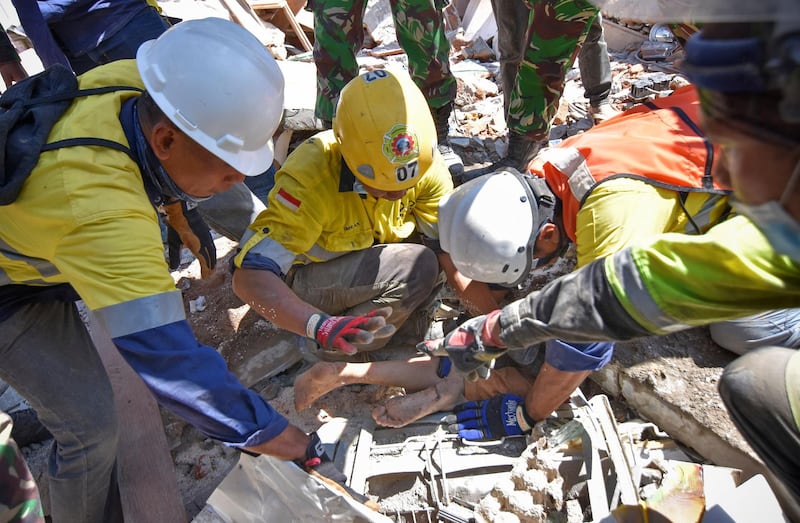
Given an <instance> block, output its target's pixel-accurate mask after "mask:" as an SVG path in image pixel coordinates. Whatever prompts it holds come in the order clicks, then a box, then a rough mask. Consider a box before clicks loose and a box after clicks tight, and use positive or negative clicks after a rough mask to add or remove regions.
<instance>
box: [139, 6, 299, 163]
mask: <svg viewBox="0 0 800 523" xmlns="http://www.w3.org/2000/svg"><path fill="white" fill-rule="evenodd" d="M136 61H137V64H138V67H139V73H140V74H141V76H142V80H143V81H144V85H145V87H146V88H147V91H148V92H149V93H150V95H151V96H152V98H153V100H154V101H155V102H156V104H157V105H158V107H159V108H160V109H161V110H162V111H163V112H164V114H165V115H166V116H167V117H168V118H169V119H170V120H171V121H172V122H173V123H174V124H175V125H176V126H177V127H178V128H179V129H181V130H182V131H183V132H185V133H186V134H187V135H189V137H191V138H192V139H193V140H194V141H195V142H197V143H198V144H200V145H201V146H203V147H204V148H205V149H207V150H208V151H209V152H211V153H212V154H214V155H215V156H217V157H219V158H220V159H222V160H223V161H225V162H226V163H227V164H228V165H230V166H231V167H233V168H234V169H236V170H237V171H239V172H241V173H242V174H245V175H247V176H255V175H257V174H261V173H263V172H264V171H266V170H267V169H268V168H269V166H270V165H271V164H272V158H273V152H272V135H273V134H274V133H275V130H276V129H277V128H278V124H279V123H280V119H281V115H282V114H283V86H284V81H283V75H282V73H281V70H280V68H279V67H278V64H277V63H276V62H275V59H274V58H273V57H272V55H270V53H269V52H268V51H267V50H266V49H265V48H264V46H263V45H261V43H260V42H259V41H258V39H257V38H256V37H255V36H253V35H252V34H251V33H250V32H248V31H247V30H246V29H244V28H243V27H241V26H239V25H237V24H235V23H233V22H230V21H228V20H223V19H221V18H204V19H200V20H187V21H185V22H180V23H178V24H177V25H175V26H173V27H171V28H170V29H168V30H167V31H166V32H164V33H163V34H162V35H161V36H159V37H158V38H157V39H155V40H150V41H148V42H145V43H144V44H142V45H141V46H140V47H139V50H138V52H137V53H136Z"/></svg>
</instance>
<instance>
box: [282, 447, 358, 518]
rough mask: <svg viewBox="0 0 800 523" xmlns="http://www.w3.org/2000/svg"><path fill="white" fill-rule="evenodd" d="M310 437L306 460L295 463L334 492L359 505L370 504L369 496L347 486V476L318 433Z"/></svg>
mask: <svg viewBox="0 0 800 523" xmlns="http://www.w3.org/2000/svg"><path fill="white" fill-rule="evenodd" d="M309 436H311V442H310V443H309V444H308V447H306V457H305V459H304V460H297V461H295V463H297V464H298V465H299V466H300V468H302V469H303V470H305V471H306V472H308V473H309V474H310V475H312V476H314V477H316V478H317V479H319V480H320V481H322V482H323V483H325V484H326V485H328V486H329V487H331V488H333V489H334V490H338V491H339V492H342V493H345V494H347V495H349V496H350V497H352V498H353V499H355V500H356V501H358V502H359V503H366V504H369V502H370V499H369V498H368V497H367V496H364V495H363V494H359V493H358V492H356V491H355V490H353V489H351V488H350V487H348V486H347V476H345V475H344V473H343V472H342V471H341V470H339V469H338V468H336V465H334V464H333V461H332V460H331V457H330V456H329V455H328V453H327V452H325V447H324V446H323V445H322V442H321V441H320V439H319V436H318V435H317V433H316V432H312V433H311V434H309ZM368 506H369V505H368ZM371 508H372V507H371Z"/></svg>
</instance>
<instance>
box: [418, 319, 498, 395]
mask: <svg viewBox="0 0 800 523" xmlns="http://www.w3.org/2000/svg"><path fill="white" fill-rule="evenodd" d="M499 314H500V310H499V309H498V310H495V311H492V312H490V313H489V314H487V315H485V316H476V317H475V318H470V319H469V320H467V321H465V322H464V323H462V324H461V325H459V326H458V327H457V328H456V329H455V330H453V331H451V332H450V333H449V334H447V335H446V336H445V337H444V338H439V339H437V340H426V341H423V342H421V343H419V344H417V349H418V350H420V351H422V352H425V353H427V354H429V355H431V356H448V357H449V358H450V359H451V360H452V362H453V365H455V367H456V369H458V371H459V372H460V373H461V374H463V375H464V376H466V378H467V379H468V380H470V381H475V380H476V379H477V378H479V377H480V378H487V377H488V376H489V369H490V368H492V366H493V364H494V360H495V358H498V357H500V356H502V355H503V353H505V352H506V348H505V347H504V346H503V344H502V342H501V341H500V340H496V339H494V338H493V337H492V335H491V333H490V332H489V329H488V327H487V325H488V321H487V320H489V319H490V318H493V317H495V316H498V315H499Z"/></svg>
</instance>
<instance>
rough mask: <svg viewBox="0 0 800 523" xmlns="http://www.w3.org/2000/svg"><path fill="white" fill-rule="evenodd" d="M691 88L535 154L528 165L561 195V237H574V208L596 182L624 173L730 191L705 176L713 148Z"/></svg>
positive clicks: (682, 188)
mask: <svg viewBox="0 0 800 523" xmlns="http://www.w3.org/2000/svg"><path fill="white" fill-rule="evenodd" d="M699 114H700V102H699V100H698V98H697V92H696V91H695V89H694V87H692V86H686V87H683V88H681V89H679V90H677V91H675V93H673V94H672V95H671V96H667V97H664V98H659V99H656V100H655V101H653V102H647V103H644V104H640V105H637V106H636V107H633V108H631V109H629V110H627V111H625V112H624V113H622V114H621V115H619V116H617V117H615V118H612V119H610V120H607V121H606V122H603V123H602V124H600V125H598V126H596V127H595V128H593V129H592V130H591V131H589V132H586V133H583V134H579V135H575V136H572V137H570V138H568V139H566V140H564V141H563V142H562V143H561V144H559V145H558V146H556V147H553V148H551V149H547V150H545V151H543V152H542V153H540V154H539V155H538V156H537V157H536V158H535V159H534V160H533V161H531V163H530V165H529V167H528V168H529V171H530V172H531V174H533V175H535V176H540V177H543V178H545V180H547V184H548V185H549V186H550V190H552V191H553V194H555V196H556V197H557V198H558V199H560V200H561V205H562V219H563V224H564V230H565V231H566V233H567V236H569V238H570V239H571V240H572V241H573V242H574V241H575V227H576V225H575V223H576V220H577V215H578V211H579V210H580V208H581V205H582V204H583V202H584V201H585V200H586V198H587V196H589V194H590V193H591V192H592V190H594V188H595V187H597V185H598V184H600V183H602V182H604V181H606V180H609V179H611V178H617V177H620V176H625V177H629V178H636V179H639V180H643V181H646V182H647V183H650V184H652V185H656V186H659V187H664V188H667V189H672V190H675V191H678V192H706V193H715V194H730V192H731V191H730V190H729V188H728V187H723V186H721V185H720V184H719V183H717V182H716V180H714V178H713V177H712V175H711V166H712V164H713V162H714V158H715V157H716V155H717V153H718V152H719V150H718V148H716V147H714V146H713V145H712V144H711V142H710V141H709V140H708V139H707V138H706V137H705V135H704V134H703V132H702V131H701V130H700V127H699V125H698V121H699Z"/></svg>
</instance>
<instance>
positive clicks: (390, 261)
mask: <svg viewBox="0 0 800 523" xmlns="http://www.w3.org/2000/svg"><path fill="white" fill-rule="evenodd" d="M452 190H453V183H452V180H451V178H450V173H449V171H448V169H447V166H446V165H445V163H444V161H443V159H442V157H441V155H440V154H439V152H438V151H437V149H436V129H435V126H434V123H433V119H432V117H431V115H430V111H428V109H427V104H426V102H425V98H424V96H423V94H422V92H421V91H420V90H419V88H417V87H416V85H414V83H413V82H412V81H411V78H410V76H409V75H408V74H407V73H405V72H404V71H399V70H398V71H392V70H375V71H370V72H367V73H364V74H362V75H361V76H359V77H356V78H354V79H353V80H351V81H350V82H349V83H348V84H347V85H346V86H345V88H344V89H343V90H342V93H341V96H340V98H339V102H338V105H337V108H336V113H335V115H334V119H333V129H332V130H329V131H323V132H321V133H318V134H316V135H315V136H313V137H311V138H310V139H308V140H307V141H306V142H305V143H303V144H302V145H300V146H299V147H297V149H295V150H294V151H293V152H292V154H290V155H289V157H288V158H287V159H286V162H285V163H284V164H283V165H282V166H281V168H280V169H279V170H278V172H277V173H276V176H275V187H273V188H272V190H271V191H270V194H269V198H268V205H267V209H266V210H265V211H263V212H262V213H261V214H260V215H259V216H258V218H257V219H256V220H255V222H254V223H253V224H252V225H251V226H250V230H249V231H248V233H246V234H245V237H244V238H243V239H242V242H241V251H240V252H239V253H238V255H237V256H236V259H235V265H236V270H235V272H234V276H233V286H234V290H235V291H236V293H237V294H238V295H239V297H241V298H242V299H243V300H244V301H245V302H246V303H248V304H249V305H250V306H251V307H252V308H254V309H255V310H256V311H258V312H259V313H260V314H261V315H263V316H264V317H265V318H267V319H268V320H269V321H270V322H272V323H274V324H275V325H276V326H278V327H280V328H282V329H286V330H288V331H291V332H293V333H295V334H299V335H301V336H306V337H308V338H310V339H311V340H315V341H316V343H317V344H318V345H319V347H320V348H321V349H322V352H321V353H320V356H321V357H323V358H325V357H342V354H345V355H352V354H355V353H356V352H358V351H361V352H365V351H372V350H376V349H379V348H381V347H383V346H384V345H385V344H386V343H387V342H388V341H389V339H390V337H391V335H392V334H393V333H394V332H395V330H396V328H399V327H400V326H401V325H402V324H403V322H405V320H406V319H407V318H408V316H409V315H410V314H411V313H412V312H413V311H414V310H415V309H416V308H418V307H419V306H420V305H421V304H423V303H424V302H425V301H426V300H428V299H430V298H432V295H433V293H434V291H435V289H436V287H437V283H438V281H439V273H440V269H439V261H441V262H442V265H443V267H447V264H448V259H449V257H448V256H447V255H446V254H444V253H441V252H438V253H437V252H436V251H437V245H438V241H437V240H438V226H437V209H438V205H439V201H440V200H441V198H442V197H444V196H445V195H446V194H448V193H450V192H451V191H452ZM437 255H438V258H439V259H438V261H437ZM361 314H366V315H367V316H370V315H374V316H377V317H387V319H386V321H387V325H386V328H383V329H380V330H379V331H377V332H376V333H375V335H374V336H364V337H362V338H359V339H357V340H356V341H347V340H345V339H343V338H342V336H343V334H346V333H348V332H349V331H350V329H352V328H354V326H357V325H358V324H359V323H360V322H362V321H367V320H364V319H363V318H357V317H358V315H361ZM354 317H356V318H354Z"/></svg>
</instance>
